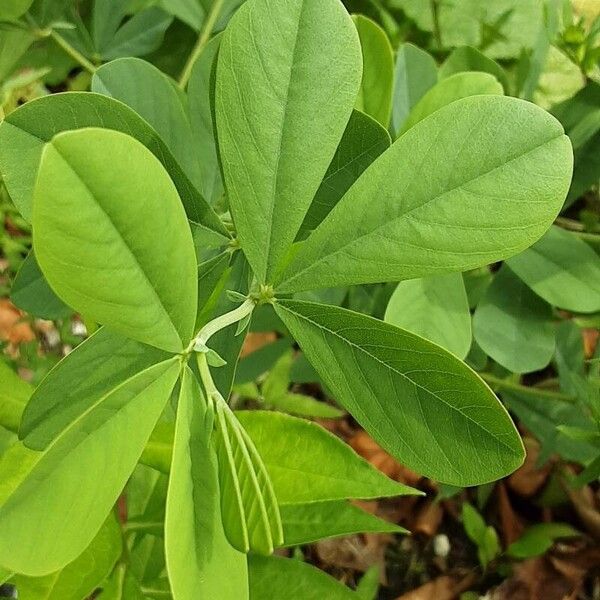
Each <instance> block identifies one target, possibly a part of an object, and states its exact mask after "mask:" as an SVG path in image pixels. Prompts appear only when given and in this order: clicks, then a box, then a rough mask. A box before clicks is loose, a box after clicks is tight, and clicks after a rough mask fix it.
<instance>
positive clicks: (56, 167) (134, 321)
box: [33, 129, 198, 352]
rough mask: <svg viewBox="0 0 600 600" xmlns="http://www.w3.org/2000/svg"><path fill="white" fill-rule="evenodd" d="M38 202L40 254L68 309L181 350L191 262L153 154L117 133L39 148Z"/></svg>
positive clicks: (186, 234)
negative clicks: (40, 158) (166, 271)
mask: <svg viewBox="0 0 600 600" xmlns="http://www.w3.org/2000/svg"><path fill="white" fill-rule="evenodd" d="M107 156H110V157H111V161H110V163H109V164H107V163H106V157H107ZM34 198H35V201H34V217H33V221H34V234H33V244H34V248H35V252H36V257H37V259H38V262H39V265H40V267H41V269H42V271H43V273H44V275H45V276H46V278H47V279H48V282H49V283H50V285H51V286H52V288H53V289H54V290H55V291H56V292H57V293H58V294H59V296H61V298H62V299H63V300H65V301H66V303H67V304H69V305H70V306H72V307H73V308H74V309H76V310H77V311H79V312H82V313H83V314H85V315H86V316H87V317H89V318H91V319H93V320H95V321H97V322H98V323H102V324H106V325H109V326H110V327H111V328H113V329H114V330H115V331H117V332H119V333H121V334H123V335H126V336H127V337H131V338H133V339H135V340H138V341H141V342H145V343H149V344H151V345H154V346H156V347H159V348H161V349H164V350H168V351H172V352H178V351H180V350H181V349H182V348H183V347H184V345H187V343H188V341H189V340H190V339H191V338H192V334H193V327H194V322H195V318H196V314H195V313H196V305H197V300H196V298H197V293H198V290H197V283H196V280H197V275H196V273H197V264H196V257H195V253H194V246H193V242H192V236H191V233H190V229H189V227H188V225H187V220H186V217H185V213H184V211H183V207H182V205H181V202H180V200H179V196H178V194H177V190H176V189H175V187H174V186H173V183H172V181H171V180H170V179H169V177H168V175H167V173H166V171H165V170H164V169H163V167H162V165H161V164H160V163H159V162H158V160H157V159H156V158H155V157H154V155H152V154H151V153H150V152H149V151H148V150H147V149H146V148H145V147H144V146H142V144H140V143H139V142H137V141H136V140H134V139H133V138H130V137H129V136H127V135H125V134H123V133H120V132H116V131H111V130H105V129H80V130H77V131H71V132H66V133H61V134H59V135H58V136H56V137H55V138H54V139H53V141H52V142H51V143H49V144H48V145H47V146H46V148H45V150H44V154H43V157H42V162H41V165H40V170H39V172H38V178H37V185H36V189H35V193H34ZM157 214H160V215H162V216H161V219H160V220H157V219H156V218H155V217H156V215H157ZM165 261H167V264H168V265H169V268H168V273H165V270H164V265H165Z"/></svg>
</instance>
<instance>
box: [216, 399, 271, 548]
mask: <svg viewBox="0 0 600 600" xmlns="http://www.w3.org/2000/svg"><path fill="white" fill-rule="evenodd" d="M215 413H216V414H215V422H216V431H217V439H216V447H217V456H218V459H219V481H220V488H221V514H222V518H223V527H224V529H225V533H226V535H227V538H228V540H229V542H230V543H231V544H232V546H233V547H234V548H236V549H237V550H239V551H241V552H248V551H249V550H252V551H253V552H256V553H258V554H264V555H268V554H271V553H272V552H273V550H274V549H275V548H276V547H277V546H281V545H282V544H283V530H282V528H281V517H280V515H279V507H278V503H277V498H276V496H275V492H274V491H273V485H272V483H271V480H270V479H269V474H268V472H267V469H266V468H265V465H264V463H263V460H262V458H261V456H260V453H259V452H258V451H257V450H256V447H255V445H254V443H253V441H252V439H251V438H250V437H249V436H248V434H247V433H246V431H245V430H244V428H243V427H242V426H241V425H240V423H239V421H238V420H237V418H236V417H235V415H234V414H233V412H231V409H230V408H229V406H228V405H227V404H226V403H225V401H223V400H222V399H219V400H218V401H217V402H216V406H215Z"/></svg>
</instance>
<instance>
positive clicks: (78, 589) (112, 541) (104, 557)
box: [14, 514, 122, 600]
mask: <svg viewBox="0 0 600 600" xmlns="http://www.w3.org/2000/svg"><path fill="white" fill-rule="evenodd" d="M121 545H122V534H121V528H120V527H119V524H118V522H117V520H116V518H115V515H114V514H111V515H110V516H109V517H108V519H107V520H106V521H105V523H104V525H103V526H102V527H101V529H100V531H99V532H98V533H97V535H96V537H95V538H94V539H93V540H92V542H91V543H90V545H89V546H88V547H87V548H86V549H85V550H84V551H83V553H82V554H80V555H79V556H78V557H77V558H76V559H75V560H74V561H73V562H71V563H69V564H68V565H67V566H66V567H65V568H64V569H62V570H61V571H58V572H56V573H51V574H50V575H46V576H45V577H26V576H24V575H17V577H16V578H15V581H14V583H15V585H16V587H17V590H18V592H19V600H65V599H66V598H68V599H69V600H85V598H88V597H89V596H90V594H92V592H93V591H94V590H95V589H96V588H98V586H99V585H100V584H101V583H102V582H103V581H104V579H105V578H106V577H108V575H110V572H111V571H112V569H113V567H114V566H115V563H116V562H117V560H118V559H119V557H120V556H121Z"/></svg>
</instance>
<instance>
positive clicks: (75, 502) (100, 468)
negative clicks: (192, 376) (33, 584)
mask: <svg viewBox="0 0 600 600" xmlns="http://www.w3.org/2000/svg"><path fill="white" fill-rule="evenodd" d="M178 372H179V361H178V360H176V359H171V360H169V361H165V362H163V363H160V364H158V365H155V366H153V367H150V368H149V369H146V370H145V371H142V372H141V373H140V374H138V375H136V376H134V377H132V378H131V379H128V380H127V381H126V382H124V383H123V384H122V385H121V386H120V387H118V388H116V389H115V390H113V391H112V392H111V393H109V394H107V395H106V396H104V397H103V398H101V399H99V400H98V401H97V402H96V403H95V404H94V405H93V406H91V407H90V408H89V409H88V410H87V411H86V412H85V413H83V414H82V415H81V416H80V418H78V419H77V420H75V421H73V423H72V424H71V425H70V426H69V427H68V428H66V429H65V430H64V431H63V432H62V433H61V434H60V435H59V436H58V437H57V438H56V439H55V440H54V441H53V442H52V443H51V444H50V445H49V446H48V447H47V449H46V450H45V451H43V452H38V451H35V450H30V449H29V448H27V446H25V445H24V443H17V444H15V445H14V446H12V447H11V448H10V449H9V450H8V452H6V453H5V454H4V455H3V456H2V459H0V481H1V484H0V538H1V539H5V540H12V543H11V544H10V545H1V546H0V564H2V565H4V566H5V567H7V568H9V569H11V570H13V571H16V572H18V573H24V574H26V575H32V576H40V575H46V574H48V573H52V572H54V571H57V570H58V569H60V568H62V567H64V566H65V565H66V564H68V563H69V562H71V561H72V560H74V559H75V558H76V557H77V556H78V555H79V554H81V552H82V551H83V550H84V549H85V548H86V547H87V546H88V545H89V544H90V542H91V541H92V539H93V538H94V536H95V535H96V534H97V533H98V531H99V529H100V527H101V526H102V523H103V522H104V520H105V519H106V515H107V514H108V512H109V511H110V509H111V507H112V506H113V504H114V502H115V501H116V499H117V497H118V496H119V494H120V493H121V490H122V489H123V486H124V485H125V482H126V481H127V478H128V477H129V475H130V474H131V471H133V468H134V466H135V463H136V462H137V460H138V458H139V456H140V454H141V453H142V450H143V448H144V445H145V444H146V442H147V440H148V438H149V437H150V433H151V431H152V428H153V427H154V424H155V423H156V421H157V419H158V417H159V415H160V413H161V412H162V410H163V408H164V406H165V404H166V402H167V400H168V399H169V396H170V394H171V390H172V389H173V386H174V384H175V381H176V378H177V375H178ZM107 440H110V443H107ZM26 441H27V440H25V443H26Z"/></svg>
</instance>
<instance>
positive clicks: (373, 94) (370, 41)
mask: <svg viewBox="0 0 600 600" xmlns="http://www.w3.org/2000/svg"><path fill="white" fill-rule="evenodd" d="M352 20H353V21H354V25H356V29H357V31H358V37H359V38H360V45H361V48H362V59H363V74H362V82H361V84H360V89H359V92H358V99H357V101H356V108H357V109H358V110H361V111H362V112H364V113H366V114H368V115H369V116H371V117H373V118H374V119H375V120H376V121H378V122H379V123H381V125H383V126H384V127H386V128H387V126H388V125H389V122H390V116H391V113H392V91H393V86H394V53H393V50H392V45H391V44H390V41H389V39H388V37H387V35H386V33H385V31H384V30H383V29H382V28H381V27H380V26H379V25H378V24H377V23H375V21H372V20H371V19H369V18H368V17H365V16H363V15H354V16H353V17H352Z"/></svg>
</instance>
